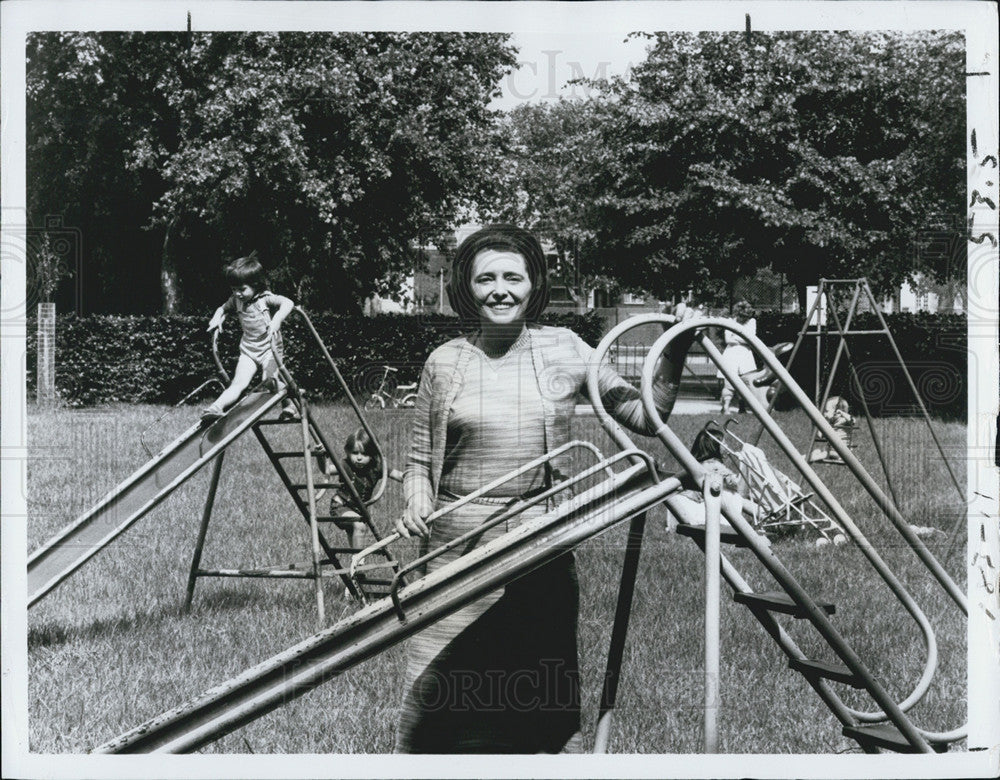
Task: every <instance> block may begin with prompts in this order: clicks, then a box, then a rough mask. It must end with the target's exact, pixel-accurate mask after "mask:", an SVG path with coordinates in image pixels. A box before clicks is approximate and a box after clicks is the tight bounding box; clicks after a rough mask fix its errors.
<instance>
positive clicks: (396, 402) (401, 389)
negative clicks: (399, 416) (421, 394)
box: [365, 366, 417, 409]
mask: <svg viewBox="0 0 1000 780" xmlns="http://www.w3.org/2000/svg"><path fill="white" fill-rule="evenodd" d="M382 368H383V369H384V370H383V371H382V381H381V383H380V384H379V386H378V389H377V390H375V392H373V393H372V394H371V395H370V396H369V397H368V399H367V400H366V401H365V409H385V408H386V407H387V406H388V407H389V408H390V409H399V408H410V407H412V406H413V405H414V404H415V403H416V402H417V383H416V382H411V383H410V384H406V385H392V384H391V383H390V382H389V373H390V372H392V373H393V374H395V373H396V372H397V371H399V369H398V368H393V367H392V366H382Z"/></svg>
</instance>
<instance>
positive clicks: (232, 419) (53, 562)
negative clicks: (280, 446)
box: [28, 391, 285, 607]
mask: <svg viewBox="0 0 1000 780" xmlns="http://www.w3.org/2000/svg"><path fill="white" fill-rule="evenodd" d="M284 395H285V393H284V391H282V392H279V393H250V394H249V395H247V396H245V397H244V398H243V399H242V400H241V401H239V402H238V403H237V404H236V405H235V406H234V407H233V408H232V409H231V410H230V411H229V412H228V413H227V414H226V416H225V417H223V418H221V419H219V420H217V421H216V422H215V423H213V424H211V425H209V426H207V427H203V426H201V425H194V426H192V427H191V428H189V429H188V430H186V431H185V432H184V433H183V434H181V435H180V436H179V437H178V438H177V439H175V440H174V441H173V442H172V443H170V444H169V445H167V446H166V447H165V448H164V449H163V450H161V451H160V452H159V453H158V454H157V455H156V456H154V457H153V458H152V459H151V460H150V461H149V462H148V463H146V464H145V465H144V466H143V467H142V468H140V469H139V470H138V471H136V472H135V473H134V474H132V475H131V476H130V477H129V478H128V479H126V480H125V481H124V482H122V483H121V484H120V485H118V487H116V488H115V489H114V490H112V491H111V492H110V493H108V495H107V496H105V497H104V498H103V499H102V500H101V501H100V503H98V504H97V505H96V506H95V507H94V508H92V509H91V510H90V511H88V512H87V513H86V514H84V515H83V516H81V517H80V518H79V519H77V521H76V522H75V523H73V524H72V525H70V526H67V527H66V528H65V529H63V530H62V531H61V532H60V533H59V534H57V535H56V536H55V537H53V538H52V539H50V540H49V541H48V542H46V543H45V544H44V545H42V547H40V548H39V549H38V550H36V551H35V552H34V553H32V554H31V556H30V557H29V558H28V606H29V607H30V606H33V605H34V604H35V603H37V602H38V601H40V600H41V599H42V598H43V597H44V596H45V595H46V594H47V593H49V592H50V591H51V590H52V589H53V588H55V587H56V586H57V585H59V583H61V582H62V581H63V580H65V579H66V578H67V577H69V575H70V574H72V573H73V572H74V571H76V570H77V569H78V568H80V567H81V566H82V565H83V564H84V563H86V562H87V561H88V560H89V559H90V558H92V557H93V556H94V555H96V554H97V553H98V552H100V550H101V549H102V548H104V547H105V546H106V545H108V544H109V543H110V542H112V541H113V540H114V539H115V538H116V537H117V536H118V535H119V534H121V533H122V532H123V531H125V530H126V529H127V528H128V527H129V526H130V525H132V524H133V523H134V522H135V521H136V520H138V519H139V518H141V517H142V516H143V515H145V514H146V513H147V512H149V511H150V510H151V509H152V508H153V507H155V506H156V505H157V504H159V503H160V502H161V501H162V500H163V499H164V498H166V497H167V496H168V495H169V494H170V493H171V492H173V490H174V489H175V488H177V487H179V486H180V485H181V484H182V483H183V482H184V481H185V480H187V479H188V478H189V477H190V476H191V475H192V474H194V473H195V472H196V471H198V470H199V469H200V468H201V467H202V466H204V465H205V464H206V463H208V462H209V461H210V460H212V459H213V458H214V457H215V456H216V455H218V454H219V453H221V452H222V451H223V450H224V449H225V448H226V447H228V446H229V445H230V444H231V443H232V442H233V441H235V440H236V439H238V438H239V437H240V436H241V435H242V434H243V433H245V432H246V431H247V430H248V429H249V428H250V426H252V425H253V424H254V423H255V422H256V421H257V420H259V419H260V418H261V417H263V416H264V415H265V414H267V412H268V411H270V410H271V409H273V408H274V407H275V405H277V404H278V403H280V401H281V400H282V399H283V398H284Z"/></svg>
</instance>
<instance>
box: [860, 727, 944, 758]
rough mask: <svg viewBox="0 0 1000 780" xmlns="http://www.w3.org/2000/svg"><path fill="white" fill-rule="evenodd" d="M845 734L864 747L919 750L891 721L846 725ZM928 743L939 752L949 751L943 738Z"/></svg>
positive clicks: (907, 750) (912, 751) (899, 751)
mask: <svg viewBox="0 0 1000 780" xmlns="http://www.w3.org/2000/svg"><path fill="white" fill-rule="evenodd" d="M842 733H843V735H844V736H845V737H850V738H851V739H853V740H854V741H856V742H857V743H858V744H859V745H861V746H862V747H877V748H883V749H885V750H891V751H893V752H895V753H917V752H919V751H918V750H917V749H916V748H915V747H913V745H911V744H910V741H909V740H908V739H907V738H906V737H904V736H903V735H902V734H901V733H900V732H899V729H897V728H896V727H895V726H893V725H892V724H890V723H879V724H876V725H874V726H844V728H843V731H842ZM927 744H928V745H930V746H931V748H932V749H933V750H934V751H935V752H937V753H947V752H948V743H947V742H943V741H941V740H930V739H928V740H927Z"/></svg>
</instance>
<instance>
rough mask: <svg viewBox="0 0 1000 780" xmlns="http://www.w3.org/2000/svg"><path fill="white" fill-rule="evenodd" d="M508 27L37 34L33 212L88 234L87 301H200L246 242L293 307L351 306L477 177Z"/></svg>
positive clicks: (32, 80)
mask: <svg viewBox="0 0 1000 780" xmlns="http://www.w3.org/2000/svg"><path fill="white" fill-rule="evenodd" d="M507 38H508V36H506V35H500V34H478V33H342V34H330V33H194V34H191V33H188V34H183V33H99V34H35V35H33V36H31V40H30V41H29V47H28V104H29V106H28V110H29V115H28V165H29V177H30V180H31V181H32V186H31V188H30V190H31V192H30V193H29V211H30V215H29V216H30V217H31V218H32V219H33V220H34V221H36V222H40V221H41V218H42V217H44V216H45V215H47V214H52V213H57V214H62V215H64V221H65V224H67V225H73V226H78V227H79V228H80V229H81V230H82V232H83V236H84V241H83V244H84V250H83V251H84V253H85V255H86V257H85V260H86V262H85V266H86V268H87V275H86V278H85V279H82V280H79V281H80V282H81V283H82V284H83V296H84V298H85V306H84V308H85V309H89V310H108V309H109V308H110V310H112V311H114V310H119V311H130V310H142V309H143V308H148V306H149V300H150V298H154V299H156V300H160V299H162V303H163V307H164V310H166V311H177V310H183V309H188V310H197V309H199V308H203V307H204V306H206V305H207V304H209V303H211V302H214V301H216V300H217V298H218V296H219V294H220V293H221V292H222V291H224V289H225V288H224V285H223V283H222V280H221V277H220V273H219V269H220V265H221V262H222V261H223V260H224V259H228V258H231V257H235V256H238V255H240V254H247V253H249V252H250V251H251V250H253V249H256V250H258V252H259V254H260V256H261V258H262V259H263V261H264V262H265V265H266V266H267V267H268V268H269V269H271V271H272V273H271V281H272V284H273V285H274V286H276V287H280V288H281V289H282V290H283V291H286V292H288V293H289V294H294V295H296V296H297V298H298V299H299V300H300V301H303V302H305V303H307V304H309V305H312V306H314V307H316V308H321V309H324V310H334V311H336V310H349V309H352V308H357V307H358V306H360V302H361V301H362V300H363V299H364V297H365V296H366V295H367V294H369V293H371V292H373V291H378V290H385V289H391V288H392V287H393V286H394V284H395V283H396V282H397V281H398V280H399V278H400V276H401V275H402V274H403V273H405V272H406V271H408V270H409V269H410V267H411V266H412V257H411V254H412V245H413V242H414V241H415V240H417V239H419V240H420V241H422V242H425V243H426V242H430V241H433V240H435V239H440V238H442V237H443V236H444V235H445V234H446V233H447V231H448V229H449V228H451V227H452V226H453V223H454V221H455V220H456V217H457V215H458V214H459V213H460V212H461V211H462V210H463V209H466V208H468V207H469V205H470V204H471V203H472V202H473V201H474V200H476V199H478V198H480V197H481V194H482V192H483V191H484V190H485V189H487V188H488V187H489V175H488V174H489V171H490V170H491V168H492V167H493V160H494V159H495V158H494V155H495V150H496V149H497V145H496V144H495V143H493V140H492V139H493V134H494V132H495V130H494V125H495V116H494V114H493V112H491V111H490V110H489V109H488V104H489V102H490V100H491V99H492V97H493V96H494V94H495V93H496V91H497V85H498V83H499V81H500V79H501V77H502V76H503V75H504V74H505V73H506V72H507V71H508V70H509V69H510V68H511V67H512V66H513V64H514V51H513V49H512V48H511V47H510V45H509V43H508V42H507ZM126 280H131V281H132V284H131V285H126V284H123V283H124V282H126ZM119 287H126V289H125V290H121V291H120V292H118V293H117V294H116V292H115V290H116V288H119ZM92 296H93V298H96V299H99V300H100V301H101V302H100V303H98V302H97V301H96V300H93V299H92V300H91V301H86V299H87V298H91V297H92ZM87 302H90V303H91V305H90V306H87V305H86V303H87Z"/></svg>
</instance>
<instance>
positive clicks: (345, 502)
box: [330, 428, 382, 550]
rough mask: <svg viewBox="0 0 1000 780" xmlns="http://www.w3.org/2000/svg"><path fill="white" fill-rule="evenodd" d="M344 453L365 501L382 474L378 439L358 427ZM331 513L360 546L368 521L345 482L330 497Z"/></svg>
mask: <svg viewBox="0 0 1000 780" xmlns="http://www.w3.org/2000/svg"><path fill="white" fill-rule="evenodd" d="M344 456H345V457H344V468H345V469H346V470H347V471H348V472H349V476H350V478H351V481H352V482H353V483H354V488H355V490H357V491H358V495H359V496H360V497H361V500H362V501H368V500H369V499H370V498H371V497H372V495H373V494H374V493H375V486H376V485H377V484H378V481H379V477H381V476H382V461H381V459H380V458H379V455H378V450H377V449H376V448H375V442H373V441H372V439H371V437H370V436H369V435H368V434H367V433H366V432H365V430H364V429H363V428H358V430H356V431H355V432H354V433H352V434H351V435H350V436H348V437H347V441H345V442H344ZM330 515H331V517H333V518H334V523H336V524H337V527H338V528H340V529H341V530H342V531H344V533H346V534H347V543H348V546H350V547H351V548H353V549H355V550H360V549H361V546H360V544H359V542H360V541H361V534H362V532H363V531H364V523H362V522H361V514H360V513H359V512H358V511H357V508H356V507H355V506H354V500H353V499H352V498H351V494H350V492H349V491H348V490H347V488H346V487H345V486H343V485H341V486H340V487H339V488H338V489H337V492H336V493H334V494H333V498H332V499H331V500H330Z"/></svg>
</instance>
